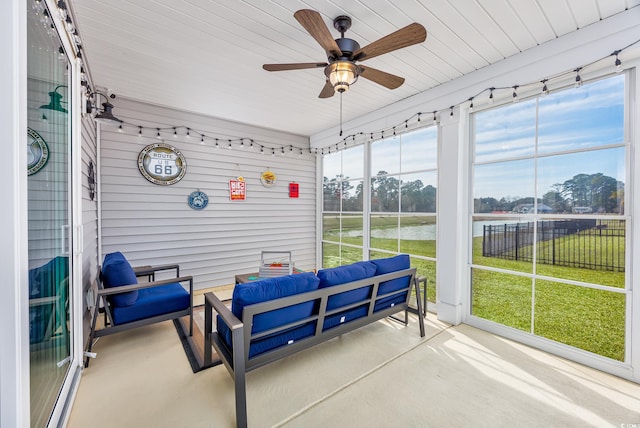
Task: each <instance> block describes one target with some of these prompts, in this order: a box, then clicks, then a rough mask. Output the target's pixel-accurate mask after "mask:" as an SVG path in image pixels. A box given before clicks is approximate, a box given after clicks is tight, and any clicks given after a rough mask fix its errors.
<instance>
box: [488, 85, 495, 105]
mask: <svg viewBox="0 0 640 428" xmlns="http://www.w3.org/2000/svg"><path fill="white" fill-rule="evenodd" d="M495 90H496V88H494V87H491V88H489V104H493V91H495Z"/></svg>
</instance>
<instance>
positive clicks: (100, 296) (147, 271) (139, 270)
mask: <svg viewBox="0 0 640 428" xmlns="http://www.w3.org/2000/svg"><path fill="white" fill-rule="evenodd" d="M133 270H134V272H135V274H136V277H142V276H146V277H147V280H148V282H142V283H138V284H131V285H123V286H120V287H112V288H104V285H103V284H102V267H100V274H99V275H98V291H97V293H96V303H95V307H94V312H93V319H92V321H91V333H90V335H89V345H88V348H87V351H86V352H85V357H86V358H85V363H84V366H85V367H89V360H90V358H93V357H95V354H93V353H92V352H91V350H92V348H93V344H94V342H95V339H97V338H99V337H102V336H107V335H109V334H115V333H120V332H121V331H126V330H131V329H133V328H138V327H142V326H145V325H149V324H154V323H157V322H162V321H167V320H173V319H177V318H181V317H183V316H187V315H188V316H189V336H191V335H192V334H193V277H192V276H190V275H189V276H180V266H179V265H177V264H167V265H159V266H140V267H136V268H133ZM169 270H175V272H176V277H175V278H169V279H162V280H158V281H156V280H155V279H156V273H157V272H163V271H169ZM187 281H188V282H189V300H190V301H189V307H188V308H187V309H183V310H180V311H174V312H168V313H165V314H161V315H157V316H155V317H150V318H144V319H141V320H137V321H132V322H128V323H123V324H118V325H115V324H114V322H113V316H112V314H111V304H110V303H109V299H107V297H108V296H113V295H116V294H119V293H126V292H128V291H134V290H141V289H143V288H151V287H157V286H160V285H167V284H174V283H176V282H179V283H182V282H187ZM100 304H102V305H103V308H104V313H105V316H104V318H105V320H104V326H103V327H102V328H100V329H97V328H96V323H97V320H98V312H99V308H100Z"/></svg>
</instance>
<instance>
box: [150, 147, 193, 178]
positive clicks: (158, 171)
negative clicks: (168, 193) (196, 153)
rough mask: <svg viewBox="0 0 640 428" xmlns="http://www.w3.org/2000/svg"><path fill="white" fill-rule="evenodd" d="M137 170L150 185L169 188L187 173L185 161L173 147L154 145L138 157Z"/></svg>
mask: <svg viewBox="0 0 640 428" xmlns="http://www.w3.org/2000/svg"><path fill="white" fill-rule="evenodd" d="M138 169H139V170H140V173H141V174H142V175H143V176H144V178H146V179H147V180H149V181H150V182H151V183H153V184H159V185H164V186H169V185H171V184H175V183H177V182H178V181H180V180H182V178H183V177H184V175H185V174H186V173H187V160H186V159H185V157H184V155H183V154H182V153H181V152H180V150H178V149H176V148H175V147H173V146H171V145H169V144H165V143H154V144H149V145H148V146H147V147H145V148H144V149H142V151H141V152H140V154H139V155H138Z"/></svg>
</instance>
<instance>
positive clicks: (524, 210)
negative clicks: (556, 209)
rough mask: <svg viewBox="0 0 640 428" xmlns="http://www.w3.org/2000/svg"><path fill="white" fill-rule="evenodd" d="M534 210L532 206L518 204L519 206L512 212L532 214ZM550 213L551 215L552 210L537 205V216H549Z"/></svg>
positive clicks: (543, 205)
mask: <svg viewBox="0 0 640 428" xmlns="http://www.w3.org/2000/svg"><path fill="white" fill-rule="evenodd" d="M534 210H535V208H534V205H533V204H520V205H516V206H515V207H514V208H513V212H515V213H518V214H533V213H534ZM551 213H553V208H551V207H550V206H548V205H545V204H538V212H537V214H551Z"/></svg>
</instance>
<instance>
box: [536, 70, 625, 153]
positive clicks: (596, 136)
mask: <svg viewBox="0 0 640 428" xmlns="http://www.w3.org/2000/svg"><path fill="white" fill-rule="evenodd" d="M624 80H625V77H624V75H623V74H620V75H617V76H613V77H610V78H607V79H602V80H598V81H596V82H591V83H586V84H584V85H582V86H581V87H579V88H573V89H571V90H565V91H560V92H557V93H554V94H550V95H548V96H546V97H542V98H540V104H539V121H538V123H539V125H538V153H549V152H558V151H567V150H576V149H584V148H588V147H597V146H602V145H607V144H621V143H623V142H624V86H625V84H624Z"/></svg>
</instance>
